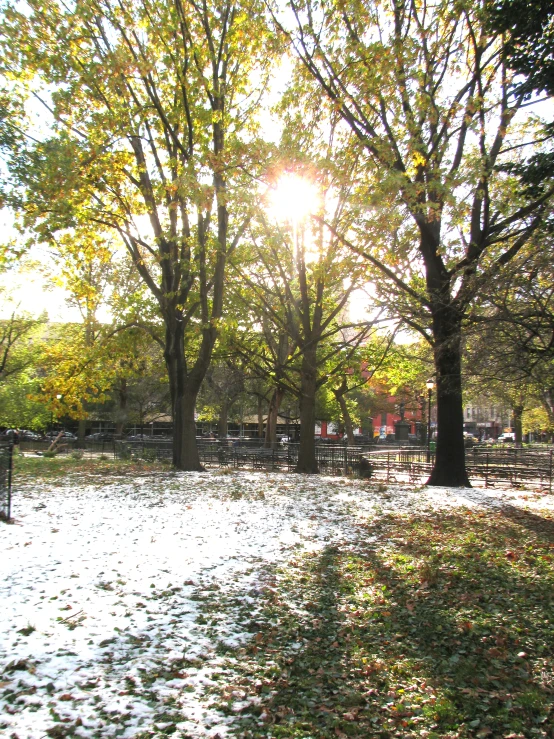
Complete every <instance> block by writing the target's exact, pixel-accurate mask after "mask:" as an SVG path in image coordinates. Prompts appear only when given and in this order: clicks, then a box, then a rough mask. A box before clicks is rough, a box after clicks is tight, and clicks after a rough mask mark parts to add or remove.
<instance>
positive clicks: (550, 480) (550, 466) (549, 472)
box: [548, 449, 552, 494]
mask: <svg viewBox="0 0 554 739" xmlns="http://www.w3.org/2000/svg"><path fill="white" fill-rule="evenodd" d="M548 492H549V493H550V494H552V449H551V450H550V465H549V470H548Z"/></svg>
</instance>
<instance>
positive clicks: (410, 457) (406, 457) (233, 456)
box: [20, 437, 554, 493]
mask: <svg viewBox="0 0 554 739" xmlns="http://www.w3.org/2000/svg"><path fill="white" fill-rule="evenodd" d="M197 445H198V451H199V456H200V461H201V462H202V464H204V465H205V466H206V467H227V468H235V469H241V468H243V469H265V470H277V469H281V470H283V471H289V472H290V471H293V470H294V469H295V468H296V465H297V462H298V444H280V443H277V444H275V445H273V447H272V448H265V447H264V446H263V440H261V439H222V440H219V439H204V438H202V439H197ZM47 448H48V443H47V442H26V443H25V442H24V443H22V444H20V449H21V451H35V452H37V453H39V454H40V453H41V452H42V453H44V451H45V450H47ZM68 452H76V453H79V454H84V455H85V456H90V457H98V456H101V455H106V456H107V455H109V456H112V455H113V456H115V457H116V458H119V459H143V460H145V461H152V462H154V461H157V460H161V461H165V462H171V459H172V441H171V439H169V438H167V439H160V438H155V437H153V438H151V439H149V438H145V439H140V440H123V441H115V442H111V441H105V442H86V444H85V448H84V449H80V450H77V448H76V442H71V441H70V442H68V443H64V445H63V446H62V447H61V449H60V450H59V453H61V454H63V453H68ZM315 453H316V459H317V461H318V466H319V469H320V472H321V473H322V474H326V475H358V476H361V477H365V478H371V479H374V480H379V481H383V482H387V483H393V482H399V483H401V482H408V483H410V484H424V483H425V481H426V480H427V478H428V477H429V474H430V472H431V469H432V465H433V463H434V453H430V454H429V453H428V452H427V450H426V449H425V448H422V447H419V448H414V447H413V446H403V447H397V448H394V447H390V446H384V445H383V446H382V447H379V446H375V445H371V446H353V447H348V446H342V445H340V444H316V448H315ZM466 468H467V472H468V476H469V479H470V481H471V482H472V483H473V484H474V485H479V486H484V487H493V486H495V485H509V486H511V487H526V486H529V487H538V488H540V489H542V490H547V491H548V492H550V493H551V492H552V489H553V476H554V450H553V449H550V448H541V447H525V448H518V447H512V446H510V447H478V446H475V447H473V448H472V449H467V450H466Z"/></svg>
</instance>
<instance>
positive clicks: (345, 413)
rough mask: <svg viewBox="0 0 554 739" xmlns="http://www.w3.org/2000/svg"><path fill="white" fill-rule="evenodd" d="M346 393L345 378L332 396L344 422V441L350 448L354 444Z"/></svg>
mask: <svg viewBox="0 0 554 739" xmlns="http://www.w3.org/2000/svg"><path fill="white" fill-rule="evenodd" d="M347 392H348V384H347V382H346V377H344V378H343V381H342V383H341V386H340V388H339V389H338V390H333V395H334V396H335V399H336V401H337V403H338V404H339V408H340V412H341V413H342V419H343V421H344V430H345V433H346V440H347V441H348V443H349V444H350V445H351V446H352V445H353V444H354V425H353V423H352V417H351V416H350V411H349V410H348V406H347V404H346V400H345V397H344V396H345V395H346V393H347Z"/></svg>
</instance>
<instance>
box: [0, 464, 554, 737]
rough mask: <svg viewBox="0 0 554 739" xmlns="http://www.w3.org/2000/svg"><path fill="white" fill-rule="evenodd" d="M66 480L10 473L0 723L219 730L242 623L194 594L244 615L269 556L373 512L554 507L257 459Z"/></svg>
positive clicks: (345, 531)
mask: <svg viewBox="0 0 554 739" xmlns="http://www.w3.org/2000/svg"><path fill="white" fill-rule="evenodd" d="M69 479H71V480H72V482H68V480H69ZM75 480H76V478H75V476H73V477H72V478H68V479H67V480H66V481H62V482H58V483H50V484H46V485H44V487H42V488H40V489H38V488H34V487H32V486H30V485H28V486H24V487H22V488H20V489H18V488H17V485H16V489H15V491H14V510H13V513H14V515H15V518H16V524H15V525H13V526H2V528H1V532H2V537H1V540H0V550H1V555H0V557H1V560H0V561H1V562H2V568H1V574H2V578H1V582H0V623H2V624H3V629H2V632H1V637H0V730H4V731H5V735H6V736H8V737H13V738H14V739H15V738H16V737H17V739H39V738H42V737H45V736H52V737H64V736H69V735H75V736H77V737H83V738H84V737H91V738H92V737H112V736H113V737H115V736H121V737H124V738H126V737H140V736H143V735H144V736H150V735H156V734H159V735H161V734H165V733H170V732H171V730H173V729H174V728H175V727H176V729H178V730H179V732H180V733H179V734H177V735H180V736H187V737H216V736H219V737H225V736H226V735H228V733H229V727H230V726H232V722H233V716H232V715H229V716H226V715H223V714H222V713H220V712H218V711H217V710H216V709H215V708H213V707H210V704H211V699H210V694H209V687H210V685H211V684H212V683H213V680H212V675H213V673H214V670H215V669H216V668H217V665H218V664H219V663H220V662H221V661H222V658H221V657H220V654H219V653H218V652H219V651H220V648H221V646H222V645H225V644H227V645H231V646H237V645H240V644H242V643H245V642H246V641H247V640H249V639H251V638H253V635H252V634H251V633H249V632H247V631H245V629H244V626H243V625H241V623H240V622H238V621H237V622H230V621H229V619H227V620H226V621H225V620H223V617H221V618H220V619H219V620H218V615H217V614H213V613H212V614H210V619H211V626H212V628H211V629H208V628H207V627H206V619H205V618H204V617H201V614H200V612H199V603H200V602H201V601H202V598H203V595H205V594H207V593H211V592H212V591H214V590H220V591H221V592H222V594H226V595H227V597H229V598H231V597H232V598H234V599H235V600H236V601H237V603H239V604H242V605H243V606H244V604H247V605H248V607H249V609H251V612H252V613H253V614H254V613H255V611H256V600H257V596H258V595H259V593H260V592H263V588H266V587H269V586H270V584H268V583H267V582H264V578H263V567H264V566H266V565H267V564H268V563H269V564H272V563H278V562H279V561H286V560H287V559H289V558H290V557H291V556H292V553H294V552H297V551H299V550H301V551H305V550H312V551H316V550H318V549H322V548H323V547H325V546H327V545H328V544H330V543H334V542H335V543H341V544H342V545H347V543H348V542H349V541H355V540H356V539H357V538H358V537H359V536H360V528H359V523H360V521H361V520H364V519H367V518H368V516H373V515H376V514H377V515H378V514H381V513H386V512H388V511H399V510H406V511H407V510H411V511H416V510H418V511H424V510H430V509H435V510H436V509H446V508H453V507H459V506H466V507H489V506H493V507H496V506H501V505H510V506H515V507H525V508H528V509H530V510H534V509H537V510H538V509H541V508H549V509H552V508H553V507H554V503H553V496H549V495H543V494H540V493H526V492H523V491H516V490H505V491H494V490H478V489H471V490H466V489H443V488H419V489H414V488H409V487H407V486H400V485H395V486H389V487H388V488H387V487H385V486H384V485H379V486H375V485H371V484H369V483H366V482H362V481H359V480H347V479H341V478H331V477H317V476H313V477H302V476H298V475H290V474H272V473H262V472H260V473H246V472H236V473H235V472H225V473H221V472H216V471H214V472H209V473H203V474H194V473H159V474H151V475H145V476H138V475H137V476H136V477H130V476H128V477H121V478H113V477H112V478H109V479H107V480H106V481H104V482H103V483H101V484H100V483H98V482H94V481H93V480H91V479H90V478H84V477H83V478H82V480H81V481H80V482H79V484H78V487H77V486H76V482H75ZM16 482H17V481H16ZM214 635H215V636H214ZM230 682H232V680H231V679H230ZM229 695H230V697H232V698H233V699H234V701H235V702H234V703H233V711H236V712H238V711H240V710H242V709H243V708H244V707H245V705H246V704H245V701H244V700H243V699H244V695H243V694H242V693H241V691H240V690H237V691H235V692H233V691H232V690H231V692H230V694H229ZM64 732H65V733H64ZM143 732H144V734H143ZM148 732H152V734H149V733H148Z"/></svg>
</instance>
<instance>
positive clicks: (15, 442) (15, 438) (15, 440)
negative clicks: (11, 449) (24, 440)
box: [13, 429, 19, 446]
mask: <svg viewBox="0 0 554 739" xmlns="http://www.w3.org/2000/svg"><path fill="white" fill-rule="evenodd" d="M18 444H19V429H15V430H14V432H13V445H14V446H17V445H18Z"/></svg>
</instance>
